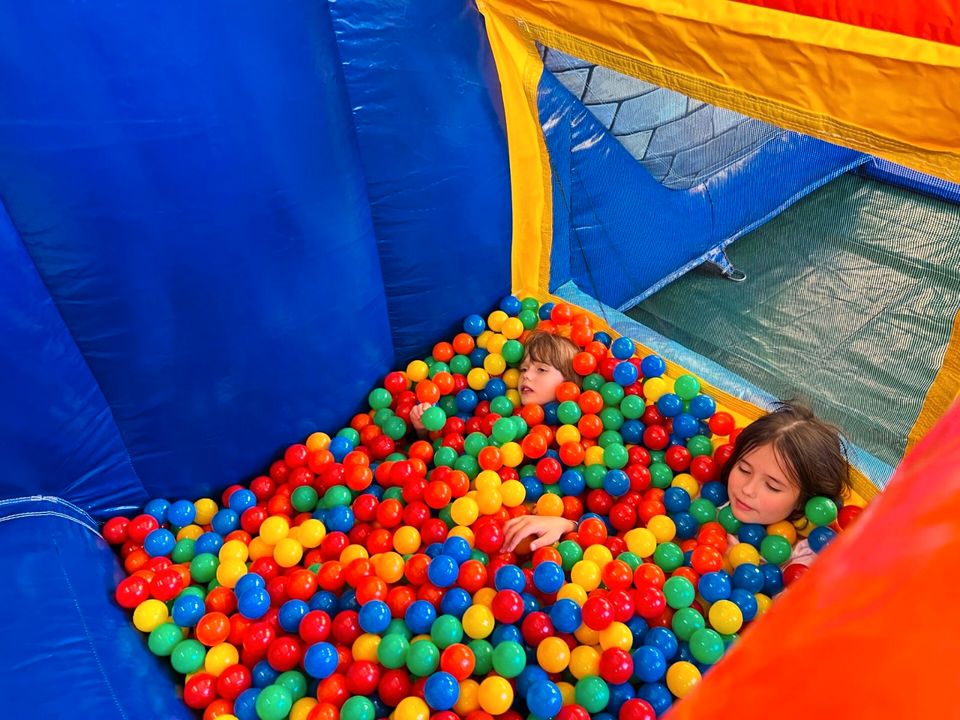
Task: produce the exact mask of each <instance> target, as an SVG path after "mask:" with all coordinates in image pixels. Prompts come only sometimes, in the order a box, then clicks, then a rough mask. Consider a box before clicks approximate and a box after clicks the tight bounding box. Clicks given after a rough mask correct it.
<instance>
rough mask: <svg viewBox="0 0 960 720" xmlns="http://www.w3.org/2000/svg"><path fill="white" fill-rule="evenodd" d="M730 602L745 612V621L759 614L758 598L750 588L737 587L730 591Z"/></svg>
mask: <svg viewBox="0 0 960 720" xmlns="http://www.w3.org/2000/svg"><path fill="white" fill-rule="evenodd" d="M730 602H732V603H733V604H734V605H736V606H737V607H738V608H740V612H741V613H743V621H744V622H750V621H751V620H753V619H754V618H755V617H756V616H757V612H758V610H759V606H758V604H757V598H756V596H755V595H754V594H753V593H752V592H750V591H749V590H743V589H742V588H736V589H735V590H734V591H733V592H731V593H730Z"/></svg>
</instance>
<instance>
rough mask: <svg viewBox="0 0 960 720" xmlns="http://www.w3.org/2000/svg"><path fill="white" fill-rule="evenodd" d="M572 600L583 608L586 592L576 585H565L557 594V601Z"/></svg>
mask: <svg viewBox="0 0 960 720" xmlns="http://www.w3.org/2000/svg"><path fill="white" fill-rule="evenodd" d="M564 599H566V600H573V601H574V602H575V603H576V604H577V605H579V606H580V607H583V604H584V603H585V602H586V601H587V591H586V590H584V589H583V588H582V587H580V586H579V585H577V584H576V583H572V582H570V583H566V584H565V585H564V586H563V587H561V588H560V591H559V592H558V593H557V600H564Z"/></svg>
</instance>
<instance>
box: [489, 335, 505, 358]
mask: <svg viewBox="0 0 960 720" xmlns="http://www.w3.org/2000/svg"><path fill="white" fill-rule="evenodd" d="M506 344H507V339H506V338H505V337H504V336H503V335H502V334H500V333H494V334H493V335H491V336H490V339H489V340H487V352H489V353H491V354H496V355H502V354H503V346H504V345H506Z"/></svg>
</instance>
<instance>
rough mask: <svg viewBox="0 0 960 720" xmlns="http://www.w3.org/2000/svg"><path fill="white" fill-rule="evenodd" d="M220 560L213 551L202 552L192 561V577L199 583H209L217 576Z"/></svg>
mask: <svg viewBox="0 0 960 720" xmlns="http://www.w3.org/2000/svg"><path fill="white" fill-rule="evenodd" d="M218 567H220V560H219V559H218V558H217V556H216V555H213V554H211V553H200V554H199V555H196V556H195V557H194V558H193V560H191V561H190V577H192V578H193V579H194V581H195V582H198V583H208V582H210V581H211V580H213V579H214V578H215V577H216V576H217V568H218Z"/></svg>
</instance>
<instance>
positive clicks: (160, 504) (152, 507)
mask: <svg viewBox="0 0 960 720" xmlns="http://www.w3.org/2000/svg"><path fill="white" fill-rule="evenodd" d="M169 509H170V501H169V500H164V499H163V498H154V499H153V500H150V501H149V502H148V503H147V504H146V505H144V506H143V514H144V515H150V516H152V517H154V518H156V520H157V522H158V523H160V524H161V525H162V524H163V523H165V522H167V511H168V510H169Z"/></svg>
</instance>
